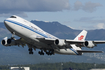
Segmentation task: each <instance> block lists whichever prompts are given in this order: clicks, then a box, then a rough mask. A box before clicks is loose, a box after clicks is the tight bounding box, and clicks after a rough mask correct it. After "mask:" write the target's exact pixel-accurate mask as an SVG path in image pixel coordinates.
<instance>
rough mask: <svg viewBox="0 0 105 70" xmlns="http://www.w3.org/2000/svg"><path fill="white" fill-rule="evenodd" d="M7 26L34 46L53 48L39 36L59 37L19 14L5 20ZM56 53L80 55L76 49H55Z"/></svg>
mask: <svg viewBox="0 0 105 70" xmlns="http://www.w3.org/2000/svg"><path fill="white" fill-rule="evenodd" d="M4 23H5V26H6V28H7V29H8V30H9V31H10V32H11V33H13V32H15V35H17V36H19V37H21V38H23V39H24V40H25V41H26V43H28V44H31V45H32V46H34V47H36V48H38V49H41V48H42V49H44V48H46V49H52V47H50V46H49V45H47V44H46V43H43V42H40V41H39V40H38V39H37V38H50V39H58V38H57V37H55V36H53V35H51V34H49V33H47V32H45V31H43V30H42V29H41V28H39V27H38V26H36V25H35V24H33V23H31V22H29V21H27V20H25V19H22V18H20V17H18V16H16V18H7V19H6V20H4ZM54 52H55V53H58V54H68V55H78V52H77V51H76V50H74V49H69V48H68V49H59V50H58V49H54Z"/></svg>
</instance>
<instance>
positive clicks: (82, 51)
mask: <svg viewBox="0 0 105 70" xmlns="http://www.w3.org/2000/svg"><path fill="white" fill-rule="evenodd" d="M77 52H79V53H103V51H87V50H77Z"/></svg>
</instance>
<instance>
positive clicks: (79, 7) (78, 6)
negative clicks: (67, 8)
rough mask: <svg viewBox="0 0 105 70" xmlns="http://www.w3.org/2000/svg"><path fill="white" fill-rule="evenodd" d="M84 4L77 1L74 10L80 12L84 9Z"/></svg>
mask: <svg viewBox="0 0 105 70" xmlns="http://www.w3.org/2000/svg"><path fill="white" fill-rule="evenodd" d="M82 6H83V5H82V3H81V2H80V1H76V2H75V3H74V10H75V11H77V10H79V9H82Z"/></svg>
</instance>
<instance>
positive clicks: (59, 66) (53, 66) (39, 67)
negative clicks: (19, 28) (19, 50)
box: [0, 62, 105, 70]
mask: <svg viewBox="0 0 105 70" xmlns="http://www.w3.org/2000/svg"><path fill="white" fill-rule="evenodd" d="M10 67H30V70H69V68H72V69H73V70H90V69H92V68H105V64H95V63H73V62H66V63H40V64H34V65H33V64H30V65H12V66H0V70H10V69H9V68H10Z"/></svg>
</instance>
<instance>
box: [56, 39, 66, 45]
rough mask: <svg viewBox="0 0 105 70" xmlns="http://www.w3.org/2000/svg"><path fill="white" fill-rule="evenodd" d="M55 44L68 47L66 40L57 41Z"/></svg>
mask: <svg viewBox="0 0 105 70" xmlns="http://www.w3.org/2000/svg"><path fill="white" fill-rule="evenodd" d="M54 44H55V45H58V46H65V45H66V43H65V40H61V39H56V40H55V41H54Z"/></svg>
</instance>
